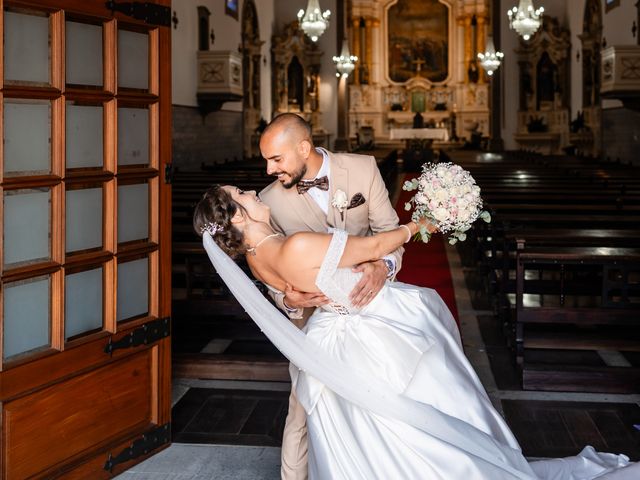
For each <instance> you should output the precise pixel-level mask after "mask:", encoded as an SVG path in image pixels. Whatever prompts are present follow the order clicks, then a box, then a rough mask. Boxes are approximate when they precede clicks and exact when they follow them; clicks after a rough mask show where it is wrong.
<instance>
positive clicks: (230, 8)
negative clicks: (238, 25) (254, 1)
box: [224, 0, 240, 20]
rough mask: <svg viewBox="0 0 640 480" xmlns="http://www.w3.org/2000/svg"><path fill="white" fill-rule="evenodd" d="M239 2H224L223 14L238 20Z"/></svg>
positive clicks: (231, 0)
mask: <svg viewBox="0 0 640 480" xmlns="http://www.w3.org/2000/svg"><path fill="white" fill-rule="evenodd" d="M239 1H240V0H224V13H226V14H227V15H229V16H230V17H233V18H235V19H236V20H238V2H239Z"/></svg>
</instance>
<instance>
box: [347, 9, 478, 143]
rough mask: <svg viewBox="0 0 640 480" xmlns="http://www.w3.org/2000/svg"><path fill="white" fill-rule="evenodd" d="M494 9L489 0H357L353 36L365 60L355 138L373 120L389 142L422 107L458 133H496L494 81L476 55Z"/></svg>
mask: <svg viewBox="0 0 640 480" xmlns="http://www.w3.org/2000/svg"><path fill="white" fill-rule="evenodd" d="M488 14H489V8H488V2H487V1H485V0H373V1H372V0H353V1H352V2H351V8H350V11H349V18H350V22H349V25H350V27H351V28H350V31H349V38H350V46H351V52H352V53H353V54H354V55H357V56H358V57H359V59H360V60H359V62H358V63H357V65H356V70H355V72H354V74H353V75H352V76H351V78H350V82H351V83H350V86H349V134H350V137H351V138H354V137H355V136H356V132H357V131H358V130H359V129H360V128H361V127H372V128H373V130H374V132H375V139H376V142H377V143H385V142H386V141H389V134H390V130H391V129H396V128H411V127H412V125H413V120H414V116H415V115H416V113H417V112H420V114H421V115H422V118H423V120H424V123H425V126H427V127H429V126H432V127H439V128H447V129H449V130H450V137H452V138H454V139H455V138H456V137H457V138H467V139H468V138H470V137H471V134H472V133H474V132H475V133H479V134H481V135H483V136H487V135H489V88H488V83H487V79H486V77H485V76H484V74H482V72H481V70H480V69H479V68H478V67H479V66H478V64H477V61H476V56H477V52H478V51H480V50H481V49H482V50H484V45H485V42H486V32H487V28H488V18H487V17H488ZM454 118H455V121H453V122H452V120H453V119H454ZM453 125H455V131H452V127H453Z"/></svg>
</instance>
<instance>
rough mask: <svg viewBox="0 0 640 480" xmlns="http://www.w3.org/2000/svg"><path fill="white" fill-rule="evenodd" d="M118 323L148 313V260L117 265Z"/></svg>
mask: <svg viewBox="0 0 640 480" xmlns="http://www.w3.org/2000/svg"><path fill="white" fill-rule="evenodd" d="M117 309H118V314H117V319H118V321H121V320H126V319H127V318H131V317H134V316H136V315H142V314H145V313H147V312H148V311H149V260H148V259H146V258H143V259H140V260H134V261H133V262H127V263H119V264H118V306H117Z"/></svg>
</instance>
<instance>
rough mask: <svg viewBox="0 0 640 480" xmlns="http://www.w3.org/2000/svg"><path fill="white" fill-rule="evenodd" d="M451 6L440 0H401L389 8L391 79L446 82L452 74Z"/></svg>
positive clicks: (388, 40) (388, 42) (398, 80)
mask: <svg viewBox="0 0 640 480" xmlns="http://www.w3.org/2000/svg"><path fill="white" fill-rule="evenodd" d="M449 14H450V8H449V6H448V5H447V4H445V3H443V2H442V1H440V0H398V2H397V3H395V4H393V5H392V6H391V7H389V9H388V10H387V25H388V38H387V49H388V50H387V51H388V61H389V65H388V67H389V78H390V79H391V80H392V81H394V82H398V83H403V82H406V81H408V80H409V79H411V78H413V77H423V78H426V79H427V80H429V81H431V82H442V81H444V80H445V79H446V78H447V76H448V75H449Z"/></svg>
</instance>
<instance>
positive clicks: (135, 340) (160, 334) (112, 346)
mask: <svg viewBox="0 0 640 480" xmlns="http://www.w3.org/2000/svg"><path fill="white" fill-rule="evenodd" d="M170 334H171V318H169V317H165V318H160V319H158V320H154V321H153V322H149V323H145V324H144V325H142V326H141V327H140V328H136V329H135V330H134V331H133V332H131V333H130V334H129V335H125V336H124V337H122V338H121V339H120V340H118V341H117V342H114V341H113V340H112V339H111V338H109V342H108V343H107V344H106V345H105V347H104V353H108V354H109V355H111V354H113V351H114V350H118V349H119V348H132V347H138V346H140V345H149V344H151V343H153V342H155V341H157V340H161V339H163V338H165V337H168V336H169V335H170Z"/></svg>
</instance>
